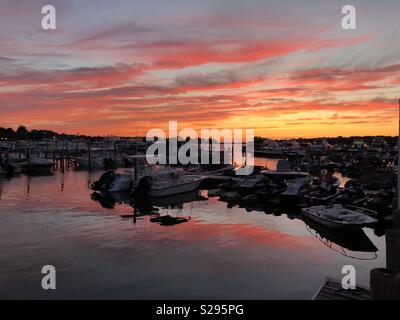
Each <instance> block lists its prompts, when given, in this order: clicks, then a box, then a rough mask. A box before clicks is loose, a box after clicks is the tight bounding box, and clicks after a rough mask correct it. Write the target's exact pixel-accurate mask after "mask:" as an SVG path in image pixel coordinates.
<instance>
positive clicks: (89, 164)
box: [88, 140, 92, 172]
mask: <svg viewBox="0 0 400 320" xmlns="http://www.w3.org/2000/svg"><path fill="white" fill-rule="evenodd" d="M88 160H89V163H88V168H89V172H90V171H92V154H91V150H90V140H89V141H88Z"/></svg>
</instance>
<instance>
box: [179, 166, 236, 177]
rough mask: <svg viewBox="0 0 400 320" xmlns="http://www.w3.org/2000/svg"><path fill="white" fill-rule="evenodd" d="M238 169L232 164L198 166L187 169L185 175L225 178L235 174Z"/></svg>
mask: <svg viewBox="0 0 400 320" xmlns="http://www.w3.org/2000/svg"><path fill="white" fill-rule="evenodd" d="M235 169H236V167H235V166H234V165H231V164H209V165H196V166H193V167H190V168H187V169H186V168H185V173H186V174H188V175H189V174H190V175H199V174H201V175H206V176H223V175H226V174H229V173H233V171H234V170H235Z"/></svg>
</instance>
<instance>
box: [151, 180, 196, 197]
mask: <svg viewBox="0 0 400 320" xmlns="http://www.w3.org/2000/svg"><path fill="white" fill-rule="evenodd" d="M201 182H202V179H198V180H193V181H189V182H186V183H181V184H177V185H172V186H168V187H165V188H153V187H152V188H150V190H149V193H148V195H149V196H150V197H169V196H173V195H176V194H181V193H186V192H190V191H194V190H196V189H198V188H199V187H200V184H201Z"/></svg>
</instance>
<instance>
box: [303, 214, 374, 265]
mask: <svg viewBox="0 0 400 320" xmlns="http://www.w3.org/2000/svg"><path fill="white" fill-rule="evenodd" d="M302 220H303V221H304V223H305V224H306V227H307V230H308V231H309V232H310V233H311V234H312V235H313V236H315V237H316V238H317V239H319V240H320V241H321V242H322V243H323V244H324V245H325V246H327V247H328V248H330V249H332V250H333V251H336V252H338V253H340V254H342V255H344V256H346V257H349V258H353V259H359V260H373V259H376V258H377V251H378V248H377V247H376V246H375V245H374V244H373V243H372V241H371V240H370V238H368V236H367V235H366V234H365V232H364V231H363V230H362V229H355V230H346V229H331V228H327V227H324V226H322V225H321V224H318V223H316V222H314V221H312V220H311V219H308V218H307V217H305V216H304V217H302ZM359 253H372V255H367V256H363V255H360V254H359Z"/></svg>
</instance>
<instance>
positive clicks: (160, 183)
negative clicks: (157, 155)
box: [132, 171, 206, 197]
mask: <svg viewBox="0 0 400 320" xmlns="http://www.w3.org/2000/svg"><path fill="white" fill-rule="evenodd" d="M205 179H206V177H205V176H197V175H185V174H184V173H183V172H179V171H173V172H166V171H164V172H161V173H158V174H157V173H156V174H150V175H145V176H143V177H141V178H140V179H137V180H133V182H132V189H133V191H134V192H135V193H137V192H139V193H140V194H143V195H146V196H149V197H168V196H173V195H177V194H181V193H186V192H190V191H194V190H196V189H198V188H199V187H200V184H201V183H202V182H203V181H204V180H205Z"/></svg>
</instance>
